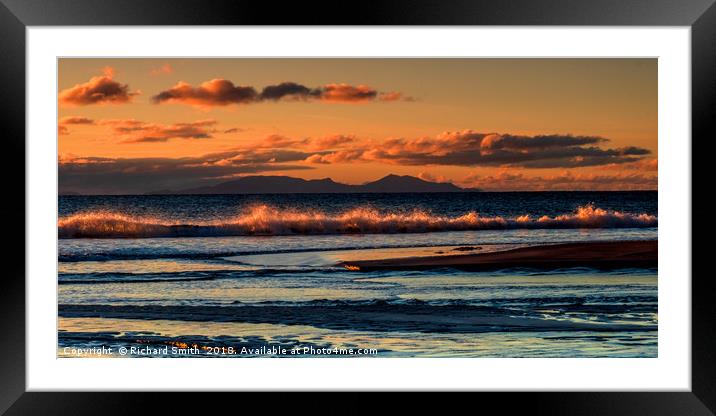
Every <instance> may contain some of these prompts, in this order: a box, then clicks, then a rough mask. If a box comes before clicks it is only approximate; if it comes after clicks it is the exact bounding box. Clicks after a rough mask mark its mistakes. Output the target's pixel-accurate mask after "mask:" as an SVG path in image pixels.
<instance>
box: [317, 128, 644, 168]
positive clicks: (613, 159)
mask: <svg viewBox="0 0 716 416" xmlns="http://www.w3.org/2000/svg"><path fill="white" fill-rule="evenodd" d="M607 142H608V140H607V139H605V138H602V137H596V136H572V135H557V134H555V135H542V136H516V135H500V134H494V133H490V134H486V133H479V132H475V131H471V130H465V131H461V132H446V133H442V134H440V135H438V136H437V137H434V138H431V137H424V138H418V139H404V138H392V139H387V140H384V141H383V142H379V143H372V144H370V145H366V144H361V145H358V146H354V147H346V148H344V149H340V150H337V151H335V152H331V153H328V154H325V155H321V156H312V157H311V158H310V159H309V160H307V161H308V162H312V163H350V162H370V161H373V162H383V163H392V164H399V165H453V166H515V167H524V168H555V167H584V166H599V165H608V164H625V163H633V162H637V161H639V160H641V158H642V157H643V156H645V155H648V154H650V151H649V150H648V149H643V148H638V147H624V148H616V149H610V148H606V149H604V148H601V147H597V146H593V145H594V144H604V143H607Z"/></svg>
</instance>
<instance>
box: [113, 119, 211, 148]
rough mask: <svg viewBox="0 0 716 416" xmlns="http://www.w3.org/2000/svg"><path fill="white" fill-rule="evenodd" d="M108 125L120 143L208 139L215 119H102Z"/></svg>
mask: <svg viewBox="0 0 716 416" xmlns="http://www.w3.org/2000/svg"><path fill="white" fill-rule="evenodd" d="M100 124H105V125H109V126H111V127H112V130H113V132H114V134H115V135H116V136H118V137H119V138H120V140H121V142H122V143H156V142H166V141H168V140H171V139H176V138H178V139H209V138H211V137H213V136H212V135H211V134H212V133H213V132H214V131H215V129H214V126H215V125H216V124H217V123H216V121H215V120H199V121H194V122H190V123H175V124H157V123H146V122H143V121H139V120H134V119H126V120H102V121H100Z"/></svg>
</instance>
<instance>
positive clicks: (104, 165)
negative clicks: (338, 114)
mask: <svg viewBox="0 0 716 416" xmlns="http://www.w3.org/2000/svg"><path fill="white" fill-rule="evenodd" d="M306 156H307V155H306V154H303V153H299V152H291V151H279V152H255V151H254V152H251V151H233V152H223V153H214V154H209V155H205V156H201V157H190V158H116V159H114V158H100V157H87V158H79V157H65V158H61V159H60V163H59V172H58V173H59V191H60V193H61V194H63V193H80V194H142V193H147V192H153V191H161V190H180V189H188V188H193V187H197V186H204V185H213V184H216V183H219V182H222V181H226V180H229V179H230V178H232V177H234V176H237V175H242V174H249V173H261V172H272V171H286V170H303V169H310V167H307V166H300V165H291V164H280V163H281V162H287V161H298V160H303V159H305V158H306Z"/></svg>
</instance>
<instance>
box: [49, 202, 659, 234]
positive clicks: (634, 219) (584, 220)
mask: <svg viewBox="0 0 716 416" xmlns="http://www.w3.org/2000/svg"><path fill="white" fill-rule="evenodd" d="M656 226H657V217H656V216H654V215H649V214H631V213H623V212H619V211H608V210H604V209H601V208H597V207H595V206H593V205H585V206H582V207H579V208H577V210H576V211H575V212H573V213H569V214H564V215H557V216H554V217H550V216H546V215H545V216H532V215H521V216H517V217H501V216H494V217H490V216H481V215H480V214H479V213H476V212H469V213H467V214H464V215H461V216H455V217H450V216H441V215H435V214H432V213H430V212H426V211H420V210H416V211H412V212H408V213H386V212H381V211H379V210H376V209H373V208H355V209H351V210H348V211H346V212H343V213H341V214H326V213H323V212H316V211H312V212H309V211H307V212H302V211H297V210H282V209H278V208H275V207H271V206H267V205H260V206H255V207H252V208H249V209H247V210H246V211H245V212H244V213H243V214H241V215H237V216H235V217H233V218H223V219H217V220H213V221H199V222H195V223H182V222H179V221H169V220H166V219H161V218H153V217H145V216H131V215H125V214H121V213H116V212H107V211H99V212H85V213H79V214H74V215H70V216H66V217H62V218H60V219H59V221H58V235H59V238H153V237H218V236H263V235H265V236H271V235H316V234H392V233H423V232H438V231H471V230H496V229H550V228H647V227H656Z"/></svg>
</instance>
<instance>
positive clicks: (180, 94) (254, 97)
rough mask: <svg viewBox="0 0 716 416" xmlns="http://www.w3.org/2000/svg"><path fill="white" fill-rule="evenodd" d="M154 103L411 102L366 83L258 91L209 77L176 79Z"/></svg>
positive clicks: (271, 87)
mask: <svg viewBox="0 0 716 416" xmlns="http://www.w3.org/2000/svg"><path fill="white" fill-rule="evenodd" d="M152 101H153V102H154V103H155V104H161V103H182V104H189V105H195V106H202V107H211V106H227V105H230V104H252V103H260V102H265V101H273V102H276V101H322V102H327V103H365V102H370V101H384V102H391V101H412V99H411V98H408V97H405V96H404V95H403V94H402V93H400V92H397V91H390V92H379V91H377V90H376V89H374V88H372V87H369V86H367V85H356V86H353V85H349V84H345V83H340V84H338V83H335V84H326V85H323V86H320V87H315V88H311V87H307V86H305V85H302V84H299V83H296V82H281V83H279V84H275V85H268V86H266V87H264V88H263V89H261V92H260V93H259V92H258V90H257V88H255V87H253V86H236V85H234V83H233V82H231V81H229V80H226V79H221V78H217V79H212V80H211V81H206V82H204V83H202V84H201V85H199V86H198V87H193V86H192V85H191V84H188V83H186V82H183V81H182V82H179V83H177V84H176V85H174V86H173V87H171V88H169V89H168V90H165V91H162V92H160V93H159V94H157V95H155V96H154V97H152Z"/></svg>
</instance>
